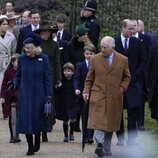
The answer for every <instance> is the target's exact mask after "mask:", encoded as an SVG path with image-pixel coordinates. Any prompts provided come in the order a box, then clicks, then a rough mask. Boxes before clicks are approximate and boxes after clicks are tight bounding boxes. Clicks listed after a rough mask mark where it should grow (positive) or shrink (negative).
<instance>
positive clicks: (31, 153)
mask: <svg viewBox="0 0 158 158" xmlns="http://www.w3.org/2000/svg"><path fill="white" fill-rule="evenodd" d="M26 155H27V156H31V155H34V151H33V150H28V152H27V153H26Z"/></svg>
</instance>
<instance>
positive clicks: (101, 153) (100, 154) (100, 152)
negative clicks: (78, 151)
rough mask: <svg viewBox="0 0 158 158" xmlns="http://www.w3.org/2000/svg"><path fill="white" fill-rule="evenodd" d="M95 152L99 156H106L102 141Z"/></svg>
mask: <svg viewBox="0 0 158 158" xmlns="http://www.w3.org/2000/svg"><path fill="white" fill-rule="evenodd" d="M95 154H97V155H98V157H103V156H104V151H103V145H102V144H101V143H99V144H98V146H97V148H96V149H95Z"/></svg>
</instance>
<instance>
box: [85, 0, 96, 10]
mask: <svg viewBox="0 0 158 158" xmlns="http://www.w3.org/2000/svg"><path fill="white" fill-rule="evenodd" d="M84 8H85V9H87V10H91V11H94V12H95V11H96V10H97V2H96V0H87V2H86V3H85V6H84Z"/></svg>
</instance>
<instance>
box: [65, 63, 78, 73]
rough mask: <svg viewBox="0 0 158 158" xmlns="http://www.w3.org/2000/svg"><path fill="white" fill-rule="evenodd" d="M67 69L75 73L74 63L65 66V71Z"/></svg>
mask: <svg viewBox="0 0 158 158" xmlns="http://www.w3.org/2000/svg"><path fill="white" fill-rule="evenodd" d="M65 69H70V70H72V71H74V70H75V67H74V66H73V64H72V63H70V62H67V63H66V64H64V65H63V70H65Z"/></svg>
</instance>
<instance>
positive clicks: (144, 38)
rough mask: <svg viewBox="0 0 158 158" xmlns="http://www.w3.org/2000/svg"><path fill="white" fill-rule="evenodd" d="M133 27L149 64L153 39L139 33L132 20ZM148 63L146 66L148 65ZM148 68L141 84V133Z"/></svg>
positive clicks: (139, 118) (136, 24)
mask: <svg viewBox="0 0 158 158" xmlns="http://www.w3.org/2000/svg"><path fill="white" fill-rule="evenodd" d="M132 22H133V25H134V31H133V36H134V37H136V38H139V39H140V40H141V42H142V44H143V54H144V55H145V57H146V61H147V63H148V60H149V52H150V48H151V45H152V44H151V39H150V37H149V36H147V35H145V34H142V33H140V32H138V20H136V19H133V20H132ZM147 63H146V64H147ZM147 67H148V64H147V65H146V69H145V71H144V74H143V76H141V80H140V84H141V89H142V91H141V92H142V94H141V96H142V99H141V106H140V108H139V115H138V120H137V124H138V129H139V130H140V131H144V130H145V128H144V113H145V110H144V106H145V100H146V96H147V95H148V94H147Z"/></svg>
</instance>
